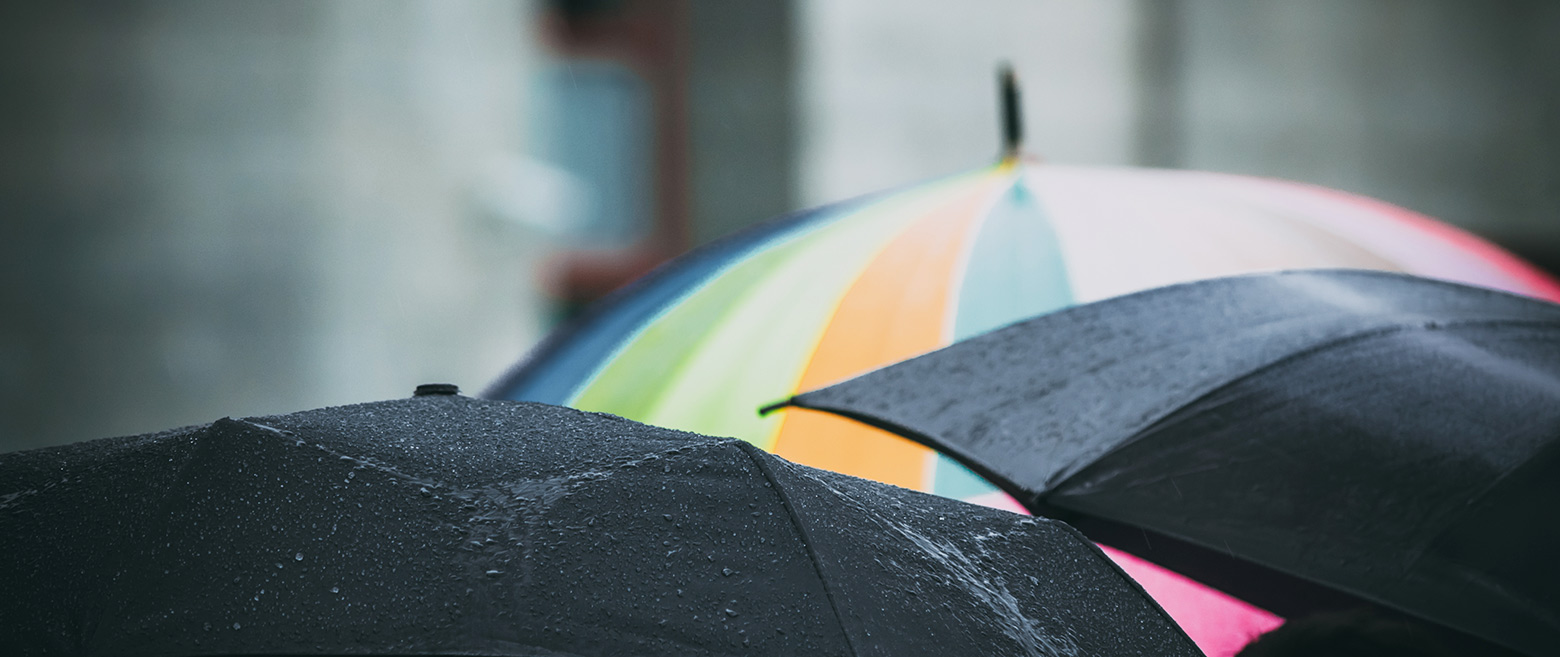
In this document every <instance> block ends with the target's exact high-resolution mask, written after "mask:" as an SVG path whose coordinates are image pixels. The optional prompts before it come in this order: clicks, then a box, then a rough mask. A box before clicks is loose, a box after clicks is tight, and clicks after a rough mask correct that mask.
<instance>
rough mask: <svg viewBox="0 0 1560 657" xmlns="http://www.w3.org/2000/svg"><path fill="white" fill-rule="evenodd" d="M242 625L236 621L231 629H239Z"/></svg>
mask: <svg viewBox="0 0 1560 657" xmlns="http://www.w3.org/2000/svg"><path fill="white" fill-rule="evenodd" d="M242 627H243V626H242V625H239V624H238V623H234V624H233V629H235V630H237V629H241V628H242Z"/></svg>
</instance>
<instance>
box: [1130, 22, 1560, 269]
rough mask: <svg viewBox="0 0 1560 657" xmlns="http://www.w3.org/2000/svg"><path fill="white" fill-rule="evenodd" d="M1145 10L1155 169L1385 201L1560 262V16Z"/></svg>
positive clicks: (1150, 155) (1148, 132)
mask: <svg viewBox="0 0 1560 657" xmlns="http://www.w3.org/2000/svg"><path fill="white" fill-rule="evenodd" d="M1144 7H1145V12H1146V15H1147V22H1146V24H1145V29H1144V41H1143V42H1144V43H1145V45H1146V51H1145V54H1146V55H1147V56H1148V57H1150V58H1151V59H1148V60H1146V61H1145V70H1147V71H1148V72H1149V75H1150V79H1149V80H1148V81H1147V84H1146V85H1145V88H1146V89H1147V90H1148V91H1149V93H1148V94H1147V95H1146V96H1145V103H1144V117H1145V121H1146V123H1145V126H1146V129H1145V130H1144V137H1145V140H1146V142H1145V143H1146V145H1147V146H1148V147H1149V148H1148V149H1147V150H1146V151H1145V152H1144V159H1145V160H1147V161H1148V162H1150V163H1152V164H1156V165H1161V166H1177V167H1187V168H1197V169H1213V170H1219V171H1232V172H1240V173H1250V174H1257V175H1266V176H1276V177H1281V178H1291V179H1295V180H1303V181H1307V182H1313V183H1318V184H1322V185H1327V186H1331V187H1337V188H1340V189H1345V190H1349V191H1353V192H1357V193H1361V194H1366V195H1369V196H1374V197H1377V198H1381V199H1384V200H1387V201H1391V202H1393V203H1397V204H1400V205H1404V206H1407V207H1409V208H1412V209H1415V210H1418V211H1421V212H1424V213H1427V214H1430V215H1432V216H1435V217H1438V218H1441V219H1444V220H1446V221H1450V222H1452V223H1455V224H1458V225H1461V226H1463V227H1466V228H1469V229H1471V230H1474V231H1476V232H1479V233H1481V234H1484V235H1485V236H1487V237H1490V238H1493V239H1496V240H1498V241H1500V242H1502V243H1503V244H1505V245H1506V246H1508V247H1510V248H1514V249H1516V250H1517V251H1519V252H1521V253H1523V254H1524V255H1527V256H1529V257H1530V258H1532V259H1534V260H1537V261H1540V263H1541V264H1546V265H1548V266H1549V267H1550V268H1551V269H1553V268H1556V267H1557V266H1560V4H1556V3H1554V2H1550V1H1547V0H1491V1H1489V2H1466V1H1462V0H1368V1H1364V0H1313V1H1310V2H1286V1H1285V0H1169V1H1168V2H1158V1H1155V0H1145V5H1144Z"/></svg>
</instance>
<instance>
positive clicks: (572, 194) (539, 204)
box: [0, 0, 1560, 451]
mask: <svg viewBox="0 0 1560 657" xmlns="http://www.w3.org/2000/svg"><path fill="white" fill-rule="evenodd" d="M1002 60H1008V61H1011V62H1012V63H1013V64H1014V65H1015V66H1016V67H1017V69H1018V71H1019V74H1020V76H1021V78H1022V80H1023V83H1024V94H1025V110H1026V119H1027V120H1026V128H1027V134H1028V138H1027V144H1028V148H1029V150H1030V151H1031V152H1033V153H1035V154H1037V155H1040V156H1042V157H1043V158H1045V159H1047V160H1049V161H1053V162H1059V163H1068V164H1108V165H1146V166H1158V167H1175V168H1192V169H1205V170H1214V171H1225V172H1232V173H1243V174H1253V175H1260V176H1273V177H1280V178H1288V179H1294V180H1299V181H1305V182H1310V183H1316V184H1321V185H1326V186H1330V187H1336V188H1339V189H1343V190H1347V191H1350V192H1355V193H1360V194H1365V195H1369V196H1373V197H1377V198H1380V199H1384V200H1387V201H1390V202H1393V203H1397V204H1399V205H1403V206H1406V207H1408V208H1411V209H1413V210H1417V211H1420V212H1423V213H1426V214H1429V215H1431V216H1435V217H1438V218H1440V219H1443V220H1445V221H1449V222H1451V223H1454V224H1456V225H1459V226H1462V227H1464V228H1466V229H1469V230H1471V231H1473V232H1475V233H1478V234H1480V235H1483V236H1485V237H1486V238H1489V239H1491V240H1493V241H1495V242H1497V243H1499V244H1501V245H1503V246H1505V247H1506V248H1508V249H1510V250H1512V251H1514V252H1516V253H1518V254H1519V255H1521V256H1523V257H1525V258H1527V259H1529V260H1530V261H1532V262H1534V263H1535V264H1538V265H1539V266H1541V267H1544V268H1547V269H1548V270H1550V271H1551V272H1554V271H1557V269H1560V5H1556V4H1554V3H1552V2H1548V1H1546V0H1498V1H1497V0H1481V1H1474V0H1462V1H1458V0H1433V1H1432V0H1316V1H1312V2H1305V3H1297V2H1288V1H1285V0H1238V1H1237V0H966V1H964V2H957V3H954V2H945V1H942V0H554V1H550V2H543V1H540V0H537V1H534V2H515V1H504V0H470V1H449V0H438V1H435V0H326V1H321V2H268V3H254V2H241V1H237V0H162V1H156V2H137V1H123V2H101V3H96V2H93V3H83V2H43V1H39V2H27V3H20V2H11V3H5V5H4V6H3V8H0V451H9V450H14V449H25V448H32V447H40V446H44V445H50V444H60V443H66V442H73V441H77V440H84V439H89V438H96V437H103V436H109V435H122V434H131V433H140V432H147V431H154V430H159V429H163V428H168V427H172V426H177V425H183V424H192V423H198V422H207V421H211V420H213V419H216V418H218V417H222V416H235V417H237V416H246V415H257V414H266V413H278V412H287V411H293V410H300V409H304V408H313V407H319V406H326V405H334V404H343V403H352V402H359V401H369V400H376V399H384V398H392V397H402V396H406V395H408V394H410V393H411V390H412V388H413V387H414V386H415V385H416V384H418V383H424V382H430V381H448V382H453V383H457V384H459V385H461V386H462V387H463V388H464V389H465V390H467V391H468V392H470V393H475V392H477V391H478V390H480V389H481V388H483V387H484V386H485V385H486V384H487V383H488V382H489V381H491V380H492V379H493V378H494V377H496V376H497V375H499V374H500V373H501V372H502V371H503V370H505V369H506V368H508V367H509V366H510V365H511V364H512V363H514V362H515V361H516V360H517V359H519V358H520V357H521V356H522V355H523V354H524V353H525V352H526V350H527V349H528V348H529V347H530V346H531V345H533V344H534V343H535V342H536V341H537V340H538V339H539V338H540V337H541V336H542V335H543V334H544V333H545V331H546V330H547V329H548V328H549V327H551V326H552V325H554V324H555V323H556V322H558V321H560V320H561V319H563V318H565V317H567V316H569V315H570V314H572V313H574V312H578V310H579V309H580V308H582V307H583V306H584V305H586V304H588V303H589V302H590V301H592V300H594V299H597V298H600V297H601V296H603V295H604V294H606V293H607V292H609V291H611V290H612V289H613V288H615V287H617V286H619V285H621V284H623V283H625V282H627V281H628V280H631V279H632V278H634V277H635V276H637V275H639V274H642V273H644V272H645V271H647V270H648V269H650V268H651V267H653V266H655V265H656V264H658V263H660V262H662V261H664V260H665V259H666V258H669V257H672V256H674V255H676V254H678V253H680V252H683V251H685V250H687V249H688V248H691V247H694V246H697V245H698V244H701V243H704V242H707V241H709V240H711V239H715V238H717V237H719V236H721V235H724V234H727V233H730V232H732V231H734V230H737V229H740V228H742V227H744V226H747V225H751V224H753V223H755V222H757V221H760V220H762V219H764V218H766V217H769V216H773V215H777V214H781V213H784V212H787V211H791V210H795V209H799V208H802V207H807V206H810V205H816V204H820V203H826V202H830V201H836V200H841V199H844V198H847V197H850V196H854V195H859V194H863V193H866V192H871V191H874V190H878V189H882V188H885V187H892V186H897V185H902V184H905V183H910V182H915V181H918V180H921V179H925V178H927V177H930V176H936V175H940V174H945V173H950V172H954V171H959V170H964V169H969V168H973V167H978V166H983V165H987V164H989V163H991V162H992V161H993V160H994V158H995V157H996V155H997V150H998V139H997V136H998V126H997V99H996V92H995V82H994V75H995V67H996V64H997V63H998V62H999V61H1002Z"/></svg>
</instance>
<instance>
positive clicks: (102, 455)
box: [0, 395, 1197, 656]
mask: <svg viewBox="0 0 1560 657" xmlns="http://www.w3.org/2000/svg"><path fill="white" fill-rule="evenodd" d="M0 482H3V485H0V488H3V491H4V492H3V493H0V551H3V553H4V554H5V557H6V558H5V560H4V562H3V565H0V583H3V590H4V595H3V596H0V653H4V654H8V655H9V654H71V655H76V654H80V655H93V654H113V655H197V654H199V655H211V654H238V653H245V654H370V653H372V654H464V655H528V656H542V655H546V656H557V655H678V656H687V655H738V654H740V655H945V654H950V653H952V652H958V653H961V654H971V655H1021V656H1042V655H1073V654H1078V655H1149V654H1153V655H1161V654H1164V655H1188V656H1190V655H1196V654H1197V652H1196V648H1195V647H1194V646H1193V645H1192V644H1191V642H1190V641H1189V640H1188V639H1187V638H1186V637H1185V635H1183V634H1181V633H1180V631H1179V630H1178V629H1177V628H1176V627H1175V625H1174V624H1173V623H1172V622H1171V621H1170V620H1169V619H1168V618H1167V617H1166V616H1165V615H1164V613H1163V612H1162V611H1161V610H1160V609H1159V608H1158V607H1157V606H1156V605H1155V604H1154V603H1153V602H1152V601H1151V600H1149V599H1148V598H1147V597H1146V596H1145V595H1144V594H1143V593H1142V591H1141V590H1140V589H1138V588H1137V587H1136V585H1135V584H1133V583H1132V582H1131V581H1130V580H1129V579H1127V578H1126V577H1125V576H1124V575H1123V574H1122V573H1121V572H1120V571H1119V570H1117V569H1116V568H1115V567H1114V566H1113V565H1112V564H1111V562H1110V561H1109V560H1108V559H1106V558H1105V557H1104V556H1103V555H1102V554H1101V553H1100V552H1099V551H1098V550H1097V549H1096V548H1095V547H1093V546H1092V545H1091V544H1090V543H1089V542H1088V541H1087V540H1086V539H1084V538H1083V537H1082V536H1081V535H1079V534H1078V533H1077V532H1076V531H1074V530H1072V529H1071V528H1069V527H1067V526H1065V525H1063V524H1061V523H1057V522H1051V521H1038V520H1034V519H1028V518H1025V517H1022V516H1017V515H1013V514H1008V513H1003V512H999V511H992V510H985V509H981V508H978V507H973V506H970V505H966V504H962V503H957V502H952V501H949V500H944V499H940V498H935V497H932V496H928V495H922V494H919V493H914V492H910V491H905V490H901V489H897V488H892V487H888V486H883V485H880V484H874V483H870V482H866V481H862V480H858V479H853V478H850V477H845V476H842V475H836V474H832V473H827V472H822V471H818V470H813V469H810V468H806V467H802V466H797V465H793V464H791V463H789V462H787V461H784V460H781V459H779V458H777V457H774V456H771V455H769V454H766V453H764V452H762V451H760V450H758V449H755V448H753V447H751V446H749V445H748V444H747V443H744V442H741V441H738V440H734V439H716V438H709V437H704V436H699V435H695V434H689V433H682V432H677V431H671V430H667V429H660V428H656V427H651V426H646V425H642V424H637V423H634V422H630V421H628V420H624V419H621V418H618V417H614V416H609V415H598V414H592V413H584V412H579V411H574V410H570V409H565V408H559V407H553V406H546V405H541V404H527V403H516V402H494V401H478V400H472V399H468V398H463V397H456V396H448V395H443V396H423V397H416V398H412V399H409V400H402V401H393V402H383V403H374V404H363V405H358V406H347V407H341V408H328V409H323V410H317V411H308V412H303V413H297V414H293V415H285V416H277V417H265V418H253V419H244V420H232V419H223V420H218V421H217V422H214V423H212V424H210V425H206V426H199V427H191V428H184V429H176V430H172V431H168V432H164V433H160V434H153V435H146V436H136V437H131V438H116V439H108V440H98V441H93V442H88V443H81V444H77V445H72V446H68V447H62V448H51V449H41V450H36V451H29V452H20V453H13V454H7V455H4V456H0Z"/></svg>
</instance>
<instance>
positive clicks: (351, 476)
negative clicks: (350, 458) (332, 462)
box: [347, 470, 357, 479]
mask: <svg viewBox="0 0 1560 657" xmlns="http://www.w3.org/2000/svg"><path fill="white" fill-rule="evenodd" d="M347 478H348V479H357V471H356V470H353V471H351V472H348V473H347Z"/></svg>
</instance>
